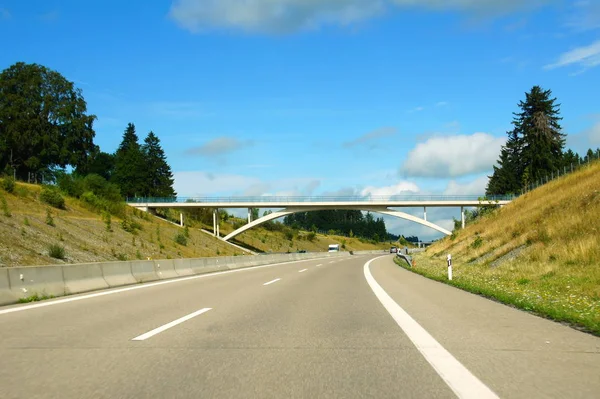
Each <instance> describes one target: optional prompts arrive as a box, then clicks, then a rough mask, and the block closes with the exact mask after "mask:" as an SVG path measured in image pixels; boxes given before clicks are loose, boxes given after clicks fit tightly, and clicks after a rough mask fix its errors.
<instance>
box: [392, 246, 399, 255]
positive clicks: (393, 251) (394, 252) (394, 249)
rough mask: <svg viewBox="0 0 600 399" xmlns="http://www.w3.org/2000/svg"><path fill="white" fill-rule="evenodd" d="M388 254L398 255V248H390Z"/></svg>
mask: <svg viewBox="0 0 600 399" xmlns="http://www.w3.org/2000/svg"><path fill="white" fill-rule="evenodd" d="M390 253H391V254H396V253H398V248H396V247H391V248H390Z"/></svg>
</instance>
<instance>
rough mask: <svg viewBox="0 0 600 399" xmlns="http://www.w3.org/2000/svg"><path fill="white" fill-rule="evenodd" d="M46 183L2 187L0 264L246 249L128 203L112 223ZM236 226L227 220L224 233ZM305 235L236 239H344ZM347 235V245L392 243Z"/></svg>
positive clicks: (265, 248)
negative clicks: (51, 200) (47, 190)
mask: <svg viewBox="0 0 600 399" xmlns="http://www.w3.org/2000/svg"><path fill="white" fill-rule="evenodd" d="M41 189H42V188H41V187H40V186H38V185H32V184H24V183H17V184H16V186H15V188H14V190H13V192H12V193H9V192H6V191H4V190H1V189H0V208H1V209H0V267H10V266H33V265H50V264H64V263H83V262H100V261H109V260H133V259H147V258H151V259H169V258H172V259H174V258H192V257H210V256H232V255H243V254H245V252H244V251H242V250H240V249H237V248H235V247H233V246H231V245H229V244H227V243H225V242H223V241H221V240H218V239H216V238H214V237H212V236H210V235H208V234H206V233H204V232H201V231H200V229H199V228H200V227H202V226H193V225H192V226H190V227H189V228H188V229H187V236H185V234H184V233H185V232H186V231H185V230H184V229H182V228H181V227H179V226H176V225H174V224H173V223H169V222H168V221H164V220H161V219H159V218H156V217H153V216H150V215H149V214H146V213H144V212H141V211H137V210H135V209H133V208H129V207H125V210H124V219H125V223H123V218H119V217H116V216H114V215H112V216H111V218H110V225H109V222H108V221H107V217H106V215H105V214H104V215H103V214H102V213H101V212H98V211H97V210H94V209H93V208H92V207H90V206H89V205H87V204H86V203H85V202H83V201H80V200H78V199H74V198H69V197H65V200H66V202H65V209H57V208H54V207H51V206H49V205H48V204H46V203H44V202H42V201H41V200H40V192H41ZM232 229H233V227H232V226H231V225H230V224H229V223H225V222H223V223H222V226H221V232H222V234H223V233H227V232H229V231H231V230H232ZM304 235H305V234H304V233H300V236H295V237H293V239H292V240H289V239H288V238H287V237H286V236H285V234H284V233H283V232H271V231H267V230H264V229H261V228H256V229H253V230H251V231H248V232H246V233H244V234H242V235H241V236H239V237H237V238H238V240H237V242H238V243H239V244H240V245H242V246H246V247H249V248H254V249H256V250H258V251H261V252H288V251H290V252H293V251H296V250H299V249H305V250H308V251H326V249H327V246H328V244H330V243H340V244H343V243H344V242H343V240H344V238H343V237H327V236H321V235H317V236H316V237H315V239H314V241H308V240H304V239H303V236H304ZM346 240H347V241H346V249H347V250H353V249H354V250H359V249H369V250H370V249H378V248H387V247H389V244H378V245H373V244H370V243H366V242H360V241H359V240H358V239H346ZM183 244H185V245H183Z"/></svg>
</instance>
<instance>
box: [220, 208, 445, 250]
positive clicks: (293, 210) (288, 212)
mask: <svg viewBox="0 0 600 399" xmlns="http://www.w3.org/2000/svg"><path fill="white" fill-rule="evenodd" d="M329 209H332V208H331V207H298V208H296V207H289V208H283V209H280V210H278V211H276V212H273V213H270V214H268V215H265V216H262V217H260V218H258V219H256V220H253V221H252V222H250V223H248V224H246V225H244V226H242V227H240V228H239V229H237V230H235V231H232V232H231V233H229V234H228V235H227V236H225V237H224V238H223V240H224V241H229V240H231V239H232V238H233V237H235V236H237V235H240V234H242V233H243V232H244V231H247V230H250V229H251V228H253V227H256V226H259V225H261V224H263V223H266V222H268V221H270V220H275V219H279V218H281V217H284V216H288V215H292V214H294V213H299V212H313V211H322V210H329ZM336 209H351V210H360V211H367V212H375V213H380V214H383V215H388V216H394V217H397V218H400V219H405V220H409V221H411V222H415V223H419V224H421V225H423V226H427V227H429V228H432V229H434V230H437V231H439V232H441V233H444V234H445V235H448V236H449V235H451V234H452V233H451V232H450V231H448V230H446V229H444V228H443V227H441V226H438V225H437V224H435V223H431V222H428V221H427V220H425V219H421V218H418V217H416V216H413V215H410V214H408V213H405V212H400V211H396V210H393V209H389V208H387V207H374V206H364V207H348V206H344V207H340V208H336Z"/></svg>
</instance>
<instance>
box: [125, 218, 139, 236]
mask: <svg viewBox="0 0 600 399" xmlns="http://www.w3.org/2000/svg"><path fill="white" fill-rule="evenodd" d="M121 227H122V228H123V230H125V231H126V232H128V233H132V234H136V233H137V231H138V230H141V229H142V225H141V224H139V223H138V222H136V221H134V220H132V219H131V218H128V217H125V218H123V220H122V221H121Z"/></svg>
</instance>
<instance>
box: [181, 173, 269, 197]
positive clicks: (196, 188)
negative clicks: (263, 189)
mask: <svg viewBox="0 0 600 399" xmlns="http://www.w3.org/2000/svg"><path fill="white" fill-rule="evenodd" d="M173 175H174V178H175V184H174V188H175V191H176V192H177V194H178V195H179V196H181V197H198V196H212V195H227V194H229V193H231V192H234V191H240V192H243V191H244V190H246V189H249V188H250V187H253V186H256V185H258V184H261V183H263V182H261V180H260V179H258V178H255V177H249V176H242V175H228V174H220V175H215V174H212V173H209V172H175V173H174V174H173Z"/></svg>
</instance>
